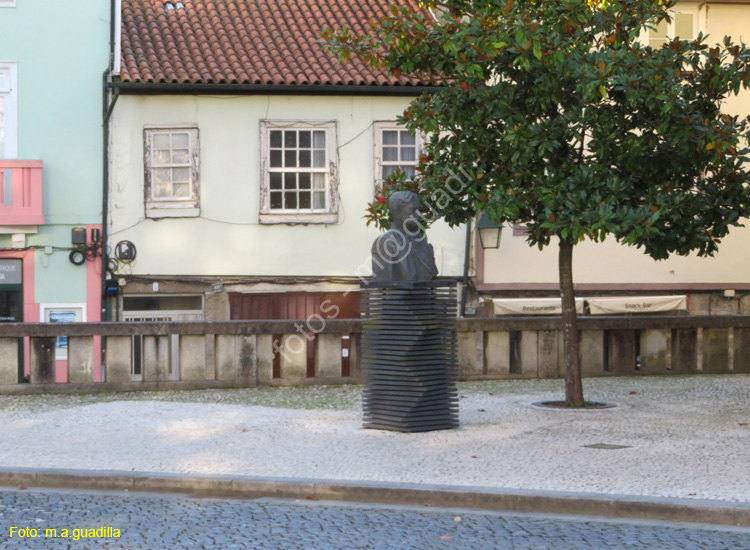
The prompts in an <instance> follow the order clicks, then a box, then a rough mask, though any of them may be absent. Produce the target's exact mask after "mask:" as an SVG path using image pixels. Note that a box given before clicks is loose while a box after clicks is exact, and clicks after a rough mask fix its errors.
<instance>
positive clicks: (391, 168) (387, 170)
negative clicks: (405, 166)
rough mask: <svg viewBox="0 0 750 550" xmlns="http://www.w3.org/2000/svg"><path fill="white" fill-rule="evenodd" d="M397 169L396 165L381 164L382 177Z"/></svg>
mask: <svg viewBox="0 0 750 550" xmlns="http://www.w3.org/2000/svg"><path fill="white" fill-rule="evenodd" d="M396 171H398V166H383V179H386V178H387V177H388V176H390V175H391V174H395V173H396Z"/></svg>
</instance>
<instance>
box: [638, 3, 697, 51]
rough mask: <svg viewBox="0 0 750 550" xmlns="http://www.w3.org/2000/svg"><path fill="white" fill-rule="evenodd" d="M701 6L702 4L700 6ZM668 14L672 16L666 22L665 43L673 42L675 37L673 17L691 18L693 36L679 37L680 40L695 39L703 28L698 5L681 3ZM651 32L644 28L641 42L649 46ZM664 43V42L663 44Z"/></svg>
mask: <svg viewBox="0 0 750 550" xmlns="http://www.w3.org/2000/svg"><path fill="white" fill-rule="evenodd" d="M701 5H702V4H701ZM669 11H670V14H671V15H672V19H671V21H668V22H667V39H666V40H667V41H669V40H673V39H674V37H675V17H674V16H675V15H677V14H685V15H692V16H693V35H692V36H690V37H685V36H681V37H680V38H681V39H682V40H693V39H695V37H697V36H698V33H699V32H700V31H701V29H703V28H705V21H704V17H703V16H704V13H705V10H704V9H699V4H697V3H696V4H694V5H690V4H687V5H686V4H685V3H684V2H681V3H680V4H678V5H677V6H676V7H675V9H672V10H669ZM650 34H651V31H650V30H649V29H646V28H644V29H643V30H642V31H641V35H640V38H641V41H642V42H643V43H644V44H646V45H649V44H650V40H649V37H650ZM665 43H666V42H665Z"/></svg>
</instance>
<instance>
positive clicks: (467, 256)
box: [460, 219, 471, 317]
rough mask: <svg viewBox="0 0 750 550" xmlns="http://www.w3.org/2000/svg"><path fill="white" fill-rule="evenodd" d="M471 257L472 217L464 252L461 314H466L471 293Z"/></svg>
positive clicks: (468, 223) (468, 226)
mask: <svg viewBox="0 0 750 550" xmlns="http://www.w3.org/2000/svg"><path fill="white" fill-rule="evenodd" d="M470 259H471V219H469V221H467V222H466V251H465V253H464V278H463V287H462V289H461V311H460V316H461V317H465V316H466V298H467V295H468V294H469V263H470Z"/></svg>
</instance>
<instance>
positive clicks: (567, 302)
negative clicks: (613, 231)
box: [558, 238, 584, 407]
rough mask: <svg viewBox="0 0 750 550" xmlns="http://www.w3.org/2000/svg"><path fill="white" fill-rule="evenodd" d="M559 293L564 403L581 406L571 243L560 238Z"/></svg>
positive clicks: (581, 391) (579, 359) (581, 385)
mask: <svg viewBox="0 0 750 550" xmlns="http://www.w3.org/2000/svg"><path fill="white" fill-rule="evenodd" d="M558 267H559V269H560V294H561V296H562V322H563V347H564V354H565V405H566V406H568V407H583V406H584V401H583V384H582V382H581V358H580V356H579V352H578V350H579V338H578V319H577V317H576V298H575V291H574V290H573V243H571V242H568V241H566V240H565V239H562V238H561V239H560V256H559V262H558Z"/></svg>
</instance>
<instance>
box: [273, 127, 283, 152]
mask: <svg viewBox="0 0 750 550" xmlns="http://www.w3.org/2000/svg"><path fill="white" fill-rule="evenodd" d="M271 147H277V148H278V147H281V130H272V131H271Z"/></svg>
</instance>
